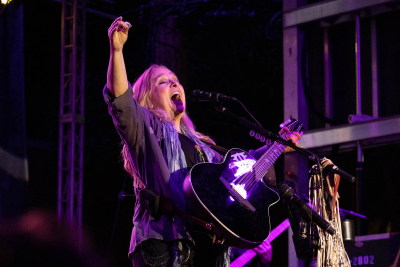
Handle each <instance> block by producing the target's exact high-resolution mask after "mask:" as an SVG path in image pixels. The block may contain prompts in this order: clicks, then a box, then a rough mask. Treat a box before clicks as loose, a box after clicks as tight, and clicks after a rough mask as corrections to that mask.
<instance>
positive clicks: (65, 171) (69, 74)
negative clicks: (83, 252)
mask: <svg viewBox="0 0 400 267" xmlns="http://www.w3.org/2000/svg"><path fill="white" fill-rule="evenodd" d="M85 8H86V0H63V1H62V21H61V77H60V78H61V79H60V80H61V86H60V89H61V90H60V115H59V127H60V128H59V154H58V155H59V156H58V219H59V220H60V221H65V222H68V223H69V224H70V225H71V226H72V227H74V228H76V230H77V233H78V236H79V239H80V240H81V237H82V189H83V130H84V81H85V35H86V33H85V28H86V10H85Z"/></svg>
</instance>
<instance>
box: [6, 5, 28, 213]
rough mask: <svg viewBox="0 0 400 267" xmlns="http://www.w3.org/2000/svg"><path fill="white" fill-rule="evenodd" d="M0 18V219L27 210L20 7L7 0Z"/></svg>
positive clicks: (21, 13) (21, 14)
mask: <svg viewBox="0 0 400 267" xmlns="http://www.w3.org/2000/svg"><path fill="white" fill-rule="evenodd" d="M2 7H3V8H4V10H3V12H2V14H1V17H0V219H2V218H7V217H12V216H16V215H20V214H21V213H23V212H24V211H25V209H26V207H27V191H28V190H27V185H28V160H27V155H26V126H25V96H24V95H25V82H24V46H23V4H22V3H20V2H19V1H11V2H10V3H9V4H8V5H7V6H5V7H4V6H2Z"/></svg>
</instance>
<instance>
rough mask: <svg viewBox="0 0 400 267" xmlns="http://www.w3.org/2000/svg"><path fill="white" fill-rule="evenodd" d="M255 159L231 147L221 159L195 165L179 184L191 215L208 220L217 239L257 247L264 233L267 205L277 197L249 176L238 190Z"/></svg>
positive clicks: (267, 225) (267, 226) (266, 228)
mask: <svg viewBox="0 0 400 267" xmlns="http://www.w3.org/2000/svg"><path fill="white" fill-rule="evenodd" d="M255 162H256V160H255V159H254V158H253V157H252V156H251V155H250V154H248V153H247V152H245V151H243V150H241V149H231V150H229V152H228V153H227V154H226V155H225V157H224V158H223V160H222V162H221V163H199V164H197V165H195V166H194V167H193V168H192V169H191V171H190V173H189V175H188V176H187V177H186V179H185V181H184V184H183V191H184V195H185V198H186V202H187V204H188V205H189V207H190V208H191V210H192V213H194V214H193V215H195V216H197V217H198V218H200V219H203V220H204V221H206V222H208V223H212V224H213V225H214V226H215V228H216V230H217V238H218V239H219V240H224V243H225V244H227V245H229V246H233V247H237V248H240V249H251V248H254V247H257V246H258V245H260V244H261V243H262V242H263V241H264V240H265V239H266V238H267V237H268V235H269V232H270V220H269V207H270V206H271V205H273V204H275V203H276V202H278V200H279V195H278V194H277V193H276V192H275V191H273V190H272V189H270V188H268V187H267V186H266V185H265V184H264V183H263V182H262V179H261V180H253V181H252V183H251V184H252V185H253V186H252V187H251V190H248V191H247V192H245V193H243V192H242V193H241V194H238V192H241V191H242V190H240V188H242V189H243V187H244V184H245V183H250V182H249V181H248V180H246V179H243V178H246V177H250V176H253V177H254V173H253V170H252V166H253V164H254V163H255ZM232 185H234V186H233V187H234V188H236V189H237V190H236V189H232V188H231V187H232Z"/></svg>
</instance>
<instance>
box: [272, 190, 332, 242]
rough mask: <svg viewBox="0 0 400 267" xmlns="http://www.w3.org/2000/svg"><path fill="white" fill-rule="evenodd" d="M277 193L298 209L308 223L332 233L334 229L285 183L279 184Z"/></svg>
mask: <svg viewBox="0 0 400 267" xmlns="http://www.w3.org/2000/svg"><path fill="white" fill-rule="evenodd" d="M279 193H280V194H281V196H282V197H283V199H285V200H286V201H287V202H289V203H290V204H291V205H292V206H294V207H295V208H297V209H298V210H299V214H300V216H301V217H302V218H303V219H304V220H305V221H306V222H308V223H311V222H312V223H314V224H316V225H318V226H319V228H321V229H322V230H324V231H325V232H328V233H329V234H330V235H334V234H335V233H336V230H335V229H334V228H333V227H332V226H331V225H330V223H328V222H327V221H326V220H325V219H324V218H322V217H321V216H320V215H319V214H318V213H316V212H315V211H314V210H313V209H312V208H310V207H309V206H308V205H307V203H305V202H304V201H303V200H302V199H301V198H299V197H298V196H297V195H296V194H295V193H294V192H293V189H292V188H291V187H290V186H289V185H288V184H285V183H282V184H281V185H280V186H279Z"/></svg>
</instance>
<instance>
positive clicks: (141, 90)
mask: <svg viewBox="0 0 400 267" xmlns="http://www.w3.org/2000/svg"><path fill="white" fill-rule="evenodd" d="M160 67H163V68H166V67H165V66H162V65H155V64H154V65H152V66H150V67H149V68H148V69H147V70H145V71H144V72H143V74H142V75H140V77H139V78H138V79H137V80H136V82H135V83H134V84H133V86H132V91H133V98H134V99H135V100H136V101H137V102H138V103H139V105H141V106H142V107H144V108H146V109H147V110H149V111H150V112H151V113H152V114H153V115H154V116H156V117H157V118H158V119H159V120H160V121H162V122H164V123H172V122H173V120H172V118H171V116H170V115H169V114H168V113H167V112H166V111H164V110H160V109H153V105H152V103H151V98H150V97H151V93H152V91H153V87H154V83H153V81H152V75H153V72H154V70H155V69H156V68H160ZM180 123H181V125H183V126H185V127H186V128H187V129H188V130H189V131H190V132H192V133H193V134H194V135H195V136H196V137H197V138H199V139H200V140H202V141H205V142H209V143H212V144H215V142H214V140H212V139H211V138H210V137H209V136H206V135H203V134H201V133H199V132H197V131H196V130H195V126H194V124H193V122H192V120H191V119H190V118H189V116H188V115H187V113H186V106H185V111H184V114H183V116H182V118H181V121H180ZM121 155H122V157H123V160H124V168H125V170H126V171H127V172H128V173H129V174H130V175H132V176H133V178H134V180H138V179H137V178H139V177H138V176H139V175H138V174H137V172H136V170H135V169H134V168H133V166H132V165H131V163H130V161H129V157H130V155H129V150H128V148H127V146H126V144H124V146H123V148H122V151H121ZM134 184H135V185H139V184H142V183H141V182H140V181H135V183H134Z"/></svg>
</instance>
